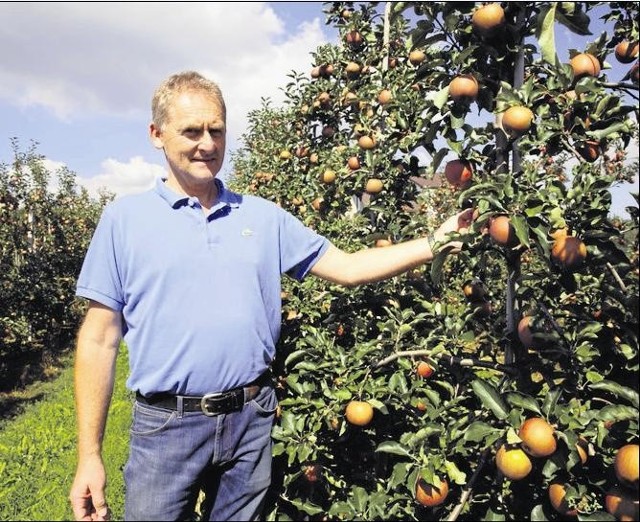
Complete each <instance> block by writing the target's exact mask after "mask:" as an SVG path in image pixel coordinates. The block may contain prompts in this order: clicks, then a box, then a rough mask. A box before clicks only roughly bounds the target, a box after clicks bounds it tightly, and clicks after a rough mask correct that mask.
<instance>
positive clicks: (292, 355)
mask: <svg viewBox="0 0 640 522" xmlns="http://www.w3.org/2000/svg"><path fill="white" fill-rule="evenodd" d="M308 353H309V352H308V351H307V350H296V351H295V352H291V353H290V354H289V356H288V357H287V358H286V359H285V361H284V365H285V366H289V364H291V363H292V362H294V361H297V360H298V359H300V358H301V357H305V356H307V355H308Z"/></svg>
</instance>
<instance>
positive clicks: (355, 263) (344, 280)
mask: <svg viewBox="0 0 640 522" xmlns="http://www.w3.org/2000/svg"><path fill="white" fill-rule="evenodd" d="M472 221H473V210H472V209H467V210H465V211H463V212H460V213H459V214H456V215H454V216H451V217H450V218H449V219H447V220H446V221H445V222H444V223H442V225H440V227H438V229H437V230H436V231H435V232H434V234H433V235H432V237H431V238H427V237H423V238H419V239H413V240H410V241H405V242H402V243H398V244H395V245H391V246H387V247H384V248H367V249H364V250H359V251H357V252H353V253H347V252H344V251H343V250H340V249H339V248H337V247H335V246H333V245H331V246H330V247H329V249H328V250H327V251H326V252H325V253H324V254H323V255H322V257H321V258H320V259H319V260H318V261H317V262H316V263H315V264H314V265H313V267H312V268H311V271H310V272H311V273H312V274H313V275H315V276H317V277H320V278H322V279H325V280H327V281H331V282H333V283H337V284H340V285H344V286H357V285H361V284H367V283H373V282H376V281H382V280H384V279H388V278H390V277H393V276H395V275H398V274H402V273H404V272H407V271H408V270H411V269H413V268H416V267H417V266H420V265H422V264H425V263H428V262H430V261H432V260H433V258H434V256H435V252H434V251H433V249H434V248H435V247H436V244H441V243H442V242H446V241H447V235H448V234H449V233H451V232H457V231H460V230H461V229H466V228H468V227H469V226H470V224H471V222H472ZM446 246H448V247H450V248H452V251H456V250H459V249H460V247H461V245H460V243H457V242H449V243H447V244H446Z"/></svg>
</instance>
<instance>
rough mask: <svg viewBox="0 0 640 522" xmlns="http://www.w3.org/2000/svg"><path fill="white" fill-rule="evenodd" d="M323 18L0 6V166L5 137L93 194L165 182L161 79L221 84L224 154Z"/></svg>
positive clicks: (322, 38) (202, 8)
mask: <svg viewBox="0 0 640 522" xmlns="http://www.w3.org/2000/svg"><path fill="white" fill-rule="evenodd" d="M322 8H323V4H322V2H233V3H232V2H157V3H156V2H113V3H108V2H96V3H94V2H33V3H32V2H0V20H2V24H0V49H2V52H0V77H1V78H2V81H1V82H0V161H1V162H9V161H10V160H11V148H10V141H9V139H10V138H11V137H17V138H18V139H19V140H20V143H21V144H22V146H23V148H26V147H27V146H28V145H29V143H30V141H31V140H34V141H37V142H38V143H39V145H38V152H40V153H41V154H43V155H44V156H46V157H47V159H48V160H49V161H50V162H51V166H52V167H56V166H60V165H66V166H67V167H69V168H70V169H71V170H72V171H74V172H75V173H76V174H77V175H78V177H79V181H80V182H81V183H82V184H84V185H86V186H87V187H88V188H89V189H90V190H92V191H94V190H95V189H96V188H97V187H98V186H106V187H108V188H109V189H110V190H112V191H114V192H116V193H117V194H124V193H127V192H132V191H138V190H141V189H143V188H146V187H147V186H149V185H150V183H152V180H153V178H154V177H155V176H158V175H161V174H162V173H163V172H164V163H163V157H162V154H161V152H159V151H157V150H156V149H154V148H153V147H152V146H151V144H150V142H149V140H148V136H147V128H148V121H149V113H150V109H149V105H150V97H151V94H152V92H153V90H154V88H155V87H156V85H157V84H158V83H159V82H160V81H161V80H162V79H164V78H165V77H166V76H168V75H169V74H171V73H173V72H176V71H179V70H184V69H196V70H199V71H201V72H202V73H204V74H206V75H207V76H209V77H211V78H213V79H215V80H216V81H218V83H219V84H220V85H221V87H222V90H223V92H224V94H225V98H226V102H227V107H228V113H229V115H228V147H229V149H230V150H233V149H234V148H237V147H238V146H239V138H240V136H241V135H242V133H243V131H244V128H245V125H246V118H245V117H246V114H247V113H248V112H249V111H250V110H252V109H256V108H258V107H259V106H260V100H261V98H263V97H265V98H271V99H272V100H273V101H274V102H275V103H278V102H279V101H281V100H282V93H281V91H280V88H281V87H282V86H284V85H285V83H286V82H287V77H286V75H287V74H288V73H289V72H291V71H292V70H295V71H298V72H306V71H309V70H310V68H311V53H312V52H313V51H315V50H316V49H317V47H318V46H319V45H322V44H324V43H327V42H335V41H336V32H335V30H334V29H332V28H330V27H328V26H327V25H325V15H324V13H323V12H322ZM600 29H601V26H598V25H596V24H594V26H593V27H592V31H593V32H594V35H593V36H590V37H586V38H579V37H577V36H575V35H570V34H569V33H568V32H567V31H566V30H563V29H562V28H558V29H557V32H556V39H557V45H558V50H559V55H560V58H561V59H562V60H566V61H568V52H567V54H566V56H562V53H561V51H560V49H561V48H570V47H571V48H577V49H579V48H581V46H583V45H584V44H585V43H586V42H588V41H591V40H593V39H595V38H596V37H597V36H598V34H599V30H600ZM609 63H610V65H611V66H612V67H613V69H612V71H608V75H609V78H610V79H613V80H615V79H619V78H621V77H622V75H623V74H624V70H623V69H622V68H621V66H620V65H619V64H617V63H615V59H614V58H612V59H611V60H610V61H609ZM635 156H636V157H637V151H636V152H635ZM228 157H229V155H227V158H228ZM225 168H226V169H229V166H228V163H227V166H226V167H225ZM633 190H634V191H637V190H638V189H637V187H633ZM628 191H629V187H624V188H623V189H622V190H616V191H615V192H614V201H615V202H616V207H617V208H619V209H620V208H624V206H626V205H634V202H633V200H632V198H631V197H630V196H629V194H628ZM616 213H618V214H621V213H622V211H621V210H620V211H617V212H616Z"/></svg>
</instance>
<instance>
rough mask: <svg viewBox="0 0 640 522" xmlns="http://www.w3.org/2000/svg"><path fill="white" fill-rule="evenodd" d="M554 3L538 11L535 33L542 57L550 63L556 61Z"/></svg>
mask: <svg viewBox="0 0 640 522" xmlns="http://www.w3.org/2000/svg"><path fill="white" fill-rule="evenodd" d="M556 5H557V4H556V3H555V2H552V3H551V6H549V7H546V6H545V7H543V8H542V9H541V11H540V17H539V18H538V20H539V23H538V27H537V28H536V35H537V37H538V42H539V44H540V51H541V53H542V59H543V60H545V61H546V62H548V63H550V64H554V63H555V62H556V41H555V31H554V28H555V21H556ZM540 20H542V22H541V23H540Z"/></svg>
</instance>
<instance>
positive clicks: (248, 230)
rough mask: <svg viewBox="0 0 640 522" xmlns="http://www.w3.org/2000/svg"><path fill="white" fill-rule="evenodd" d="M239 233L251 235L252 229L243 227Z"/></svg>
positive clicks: (245, 235) (246, 235)
mask: <svg viewBox="0 0 640 522" xmlns="http://www.w3.org/2000/svg"><path fill="white" fill-rule="evenodd" d="M240 234H241V235H243V236H244V237H249V236H252V235H253V230H251V229H250V228H245V229H244V230H243V231H242V232H240Z"/></svg>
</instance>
